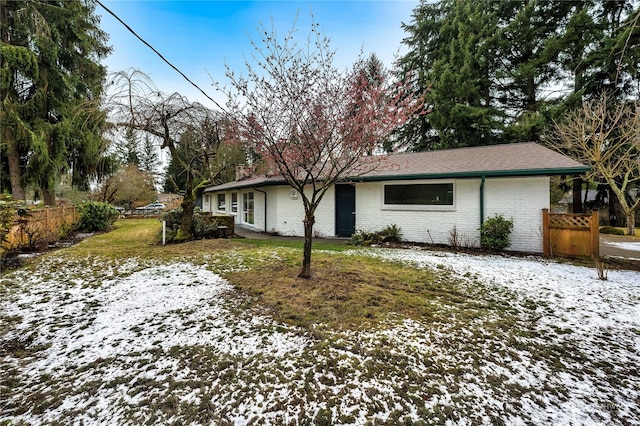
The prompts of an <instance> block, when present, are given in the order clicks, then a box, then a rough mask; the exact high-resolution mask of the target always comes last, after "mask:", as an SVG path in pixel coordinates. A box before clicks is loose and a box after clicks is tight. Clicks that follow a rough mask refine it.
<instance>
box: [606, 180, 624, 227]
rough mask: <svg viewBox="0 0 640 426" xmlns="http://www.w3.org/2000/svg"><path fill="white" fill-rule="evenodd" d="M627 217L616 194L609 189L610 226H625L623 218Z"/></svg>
mask: <svg viewBox="0 0 640 426" xmlns="http://www.w3.org/2000/svg"><path fill="white" fill-rule="evenodd" d="M624 217H626V214H625V213H624V210H623V209H622V205H621V204H620V201H619V200H618V196H617V195H616V193H615V192H614V191H613V190H612V189H611V187H609V225H610V226H625V225H624V220H623V218H624Z"/></svg>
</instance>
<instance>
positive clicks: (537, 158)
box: [205, 142, 589, 192]
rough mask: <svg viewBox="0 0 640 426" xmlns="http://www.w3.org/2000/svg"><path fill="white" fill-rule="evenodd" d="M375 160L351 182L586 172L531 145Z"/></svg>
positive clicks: (270, 181)
mask: <svg viewBox="0 0 640 426" xmlns="http://www.w3.org/2000/svg"><path fill="white" fill-rule="evenodd" d="M375 161H379V162H378V164H377V166H376V167H375V169H374V170H372V171H369V172H366V173H363V174H359V175H358V176H357V177H355V176H354V177H352V178H351V179H352V180H356V181H357V180H363V181H372V180H390V179H443V178H464V177H481V176H486V177H495V176H549V175H564V174H566V175H571V174H581V173H584V172H585V171H587V170H589V167H587V166H585V165H584V164H581V163H579V162H577V161H575V160H573V159H571V158H569V157H567V156H566V155H563V154H560V153H558V152H556V151H552V150H550V149H548V148H545V147H543V146H541V145H538V144H536V143H533V142H527V143H517V144H505V145H490V146H478V147H469V148H457V149H443V150H437V151H424V152H412V153H404V154H395V155H389V156H387V157H380V159H379V160H378V159H375ZM283 184H286V181H285V180H284V178H283V177H282V176H257V177H253V178H249V179H244V180H240V181H235V182H229V183H225V184H222V185H218V186H213V187H209V188H207V189H206V190H205V192H212V191H225V190H229V189H236V188H251V187H258V186H267V185H283Z"/></svg>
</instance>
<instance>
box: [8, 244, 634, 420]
mask: <svg viewBox="0 0 640 426" xmlns="http://www.w3.org/2000/svg"><path fill="white" fill-rule="evenodd" d="M335 255H336V256H349V255H353V256H373V257H376V258H379V259H380V260H381V261H384V262H402V263H404V264H406V265H407V267H414V268H431V269H434V270H436V271H438V272H439V273H440V274H443V275H447V276H450V277H451V276H453V277H455V278H456V280H457V282H458V283H459V290H458V291H459V292H460V293H461V294H462V295H465V296H466V297H472V298H474V299H475V300H476V301H477V303H478V304H479V305H487V306H494V305H495V306H499V307H500V309H497V310H495V314H493V315H477V313H476V312H474V311H473V310H464V311H462V312H463V313H462V314H455V315H451V317H450V318H448V320H446V321H438V322H432V321H428V320H427V319H425V320H424V321H420V320H416V319H413V320H411V319H408V318H401V317H399V316H397V315H390V317H389V318H388V320H387V321H385V322H384V323H383V324H382V325H381V326H380V327H378V328H376V329H373V330H367V331H361V332H354V331H351V332H337V331H335V330H318V331H317V332H316V333H311V332H303V331H301V330H297V329H293V328H291V327H286V326H283V325H281V324H277V323H275V322H274V321H273V320H272V319H270V318H269V316H268V315H266V314H265V313H263V312H256V311H255V310H254V309H247V308H246V307H245V302H246V297H245V296H243V295H241V294H239V293H238V292H237V291H235V290H234V289H233V288H232V287H231V286H230V285H229V284H228V283H227V282H226V281H225V280H224V279H222V278H221V277H220V275H218V273H222V271H221V270H218V269H217V267H216V265H217V264H218V263H217V258H216V257H215V255H213V256H212V257H211V258H210V259H209V261H207V262H204V263H203V264H200V263H201V262H199V263H198V264H192V263H189V262H188V261H184V260H183V261H176V262H174V263H170V264H166V263H165V264H160V263H159V262H155V261H153V260H148V259H147V260H140V259H135V258H133V259H128V260H126V261H122V262H113V261H111V260H106V259H100V258H94V259H85V260H78V259H76V260H70V259H69V258H65V257H64V256H63V255H62V254H60V255H57V254H53V255H49V256H45V257H42V258H40V259H38V260H35V262H37V267H31V268H26V269H21V270H18V271H15V272H11V273H7V274H4V275H3V277H2V278H1V279H0V320H1V321H2V322H1V323H0V424H5V423H9V424H12V423H16V424H53V423H62V424H84V425H92V424H96V425H98V424H105V425H121V424H131V425H134V424H180V425H183V424H215V425H225V424H234V425H246V424H273V425H280V424H311V423H314V424H355V425H364V424H407V423H411V422H413V423H412V424H451V425H471V424H514V425H525V424H536V425H548V424H554V425H577V424H580V425H589V424H594V425H596V424H620V425H640V273H639V272H632V271H609V274H608V275H609V280H608V281H599V280H598V279H597V274H596V272H595V270H594V269H590V268H584V267H577V266H572V265H567V264H558V263H554V262H550V261H546V260H543V259H539V258H531V259H522V258H511V257H501V256H472V255H464V254H452V253H442V252H431V251H424V250H399V249H398V250H393V249H369V250H356V251H353V252H347V253H336V254H335ZM237 263H238V265H242V264H243V259H238V262H237ZM433 303H434V304H436V303H439V302H438V301H437V300H434V301H433ZM452 312H460V311H459V310H458V311H456V310H452ZM483 312H485V311H483Z"/></svg>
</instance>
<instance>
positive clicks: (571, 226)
mask: <svg viewBox="0 0 640 426" xmlns="http://www.w3.org/2000/svg"><path fill="white" fill-rule="evenodd" d="M542 224H543V238H544V240H543V245H544V254H545V255H546V256H553V255H560V256H569V257H591V258H594V259H598V257H599V256H600V228H599V217H598V211H596V210H594V211H593V212H591V214H566V213H549V210H548V209H543V210H542Z"/></svg>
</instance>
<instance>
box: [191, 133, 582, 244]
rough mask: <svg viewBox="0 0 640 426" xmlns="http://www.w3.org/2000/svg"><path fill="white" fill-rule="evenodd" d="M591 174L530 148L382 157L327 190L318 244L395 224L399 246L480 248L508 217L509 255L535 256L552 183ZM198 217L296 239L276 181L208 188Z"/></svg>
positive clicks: (296, 214)
mask: <svg viewBox="0 0 640 426" xmlns="http://www.w3.org/2000/svg"><path fill="white" fill-rule="evenodd" d="M587 170H588V167H587V166H585V165H583V164H581V163H579V162H577V161H574V160H573V159H571V158H569V157H567V156H565V155H562V154H560V153H558V152H555V151H552V150H550V149H548V148H545V147H543V146H541V145H538V144H536V143H518V144H506V145H492V146H481V147H470V148H459V149H447V150H437V151H426V152H416V153H403V154H395V155H389V156H386V157H384V159H382V161H380V162H379V165H378V167H377V168H376V169H375V170H373V171H370V172H368V173H366V174H363V175H360V176H357V177H352V178H346V179H344V181H343V182H341V183H339V184H336V185H335V186H334V187H333V188H331V189H330V190H329V191H328V192H327V194H326V195H325V197H324V199H323V200H322V202H321V203H320V206H319V207H318V209H317V211H316V222H315V226H314V231H315V235H316V236H318V237H336V236H339V237H349V236H351V235H352V234H353V233H354V232H355V231H356V230H363V231H367V232H370V231H379V230H382V229H383V228H385V227H386V226H388V225H392V224H395V225H397V226H398V227H400V228H401V231H402V236H403V240H405V241H413V242H424V243H434V244H448V243H449V237H450V235H451V231H452V230H453V229H454V227H455V229H456V232H457V234H458V238H463V239H464V241H466V242H468V243H471V244H473V245H475V246H479V239H480V232H479V228H480V225H481V223H483V222H484V220H486V219H487V218H489V217H492V216H494V215H496V214H502V215H504V217H505V218H512V219H513V223H514V228H513V232H512V234H511V247H510V249H511V250H515V251H525V252H542V209H545V208H547V209H548V208H549V204H550V191H549V177H550V176H552V175H577V174H582V173H584V172H585V171H587ZM203 195H204V197H203V210H204V211H209V212H213V213H227V214H232V215H235V223H236V225H237V226H240V227H248V228H250V229H253V230H256V231H267V232H274V233H278V234H280V235H291V236H302V235H304V232H303V224H302V220H303V218H304V208H303V205H302V200H301V197H300V194H298V193H297V192H296V190H294V189H293V188H291V187H290V186H289V185H288V184H287V183H286V182H285V180H284V178H283V177H282V176H278V175H275V176H249V177H246V178H243V177H242V176H238V179H237V180H236V181H234V182H229V183H225V184H222V185H216V186H211V187H208V188H206V189H205V191H204V194H203Z"/></svg>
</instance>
